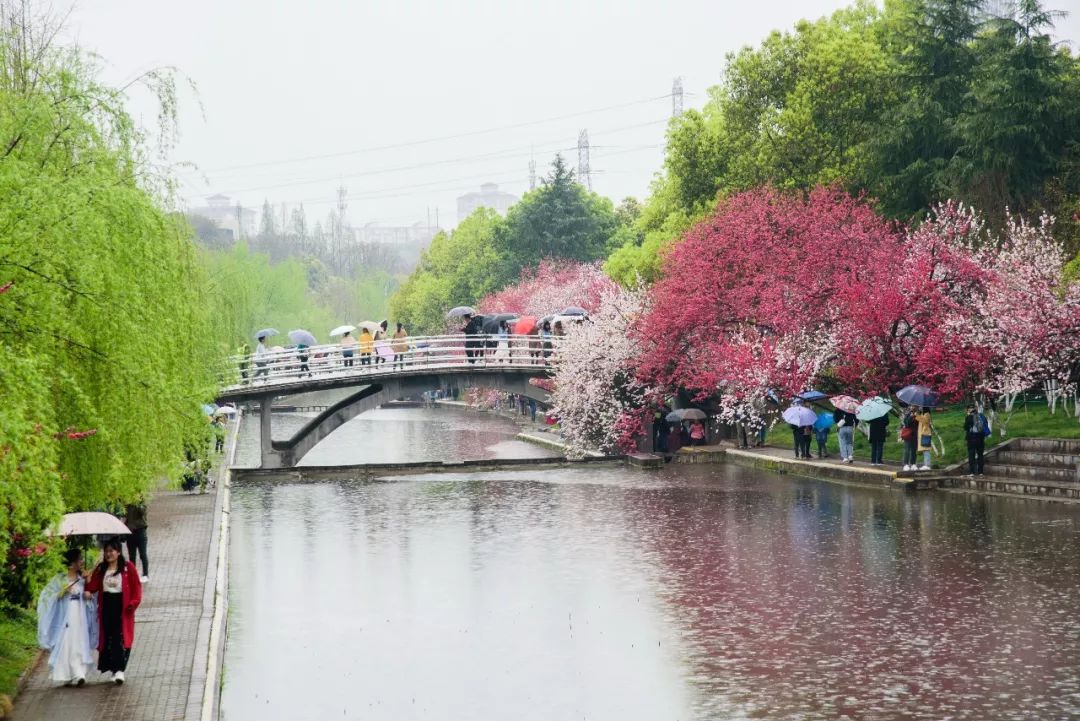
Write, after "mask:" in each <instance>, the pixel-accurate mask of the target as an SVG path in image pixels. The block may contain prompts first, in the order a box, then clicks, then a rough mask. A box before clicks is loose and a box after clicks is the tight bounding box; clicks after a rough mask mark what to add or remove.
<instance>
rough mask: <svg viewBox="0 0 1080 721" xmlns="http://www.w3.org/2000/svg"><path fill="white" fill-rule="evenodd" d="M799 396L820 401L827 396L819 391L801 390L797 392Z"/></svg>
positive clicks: (805, 399)
mask: <svg viewBox="0 0 1080 721" xmlns="http://www.w3.org/2000/svg"><path fill="white" fill-rule="evenodd" d="M799 398H802V399H803V400H804V401H821V400H825V399H826V398H828V396H827V395H825V394H824V393H822V392H821V391H803V392H802V393H800V394H799Z"/></svg>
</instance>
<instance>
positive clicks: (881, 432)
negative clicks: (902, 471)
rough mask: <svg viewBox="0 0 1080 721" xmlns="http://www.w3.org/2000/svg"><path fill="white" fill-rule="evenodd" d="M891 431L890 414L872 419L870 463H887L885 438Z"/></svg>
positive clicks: (875, 464)
mask: <svg viewBox="0 0 1080 721" xmlns="http://www.w3.org/2000/svg"><path fill="white" fill-rule="evenodd" d="M888 431H889V414H888V413H886V414H885V415H883V416H879V417H877V418H875V419H874V420H872V421H870V465H871V466H883V465H885V438H886V437H887V435H888Z"/></svg>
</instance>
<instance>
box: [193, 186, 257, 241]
mask: <svg viewBox="0 0 1080 721" xmlns="http://www.w3.org/2000/svg"><path fill="white" fill-rule="evenodd" d="M188 213H190V214H191V215H199V216H202V217H203V218H206V219H208V220H210V221H211V222H212V223H213V224H214V225H216V226H217V227H218V228H220V229H221V230H227V231H229V232H230V233H232V237H233V239H234V240H237V239H239V238H242V237H244V238H246V237H251V236H253V235H255V234H256V233H257V232H258V213H256V212H255V210H254V209H253V208H245V207H243V206H241V205H240V204H233V202H232V199H231V198H229V196H227V195H220V194H219V195H211V196H210V197H209V198H207V199H206V205H204V206H201V207H197V208H189V209H188Z"/></svg>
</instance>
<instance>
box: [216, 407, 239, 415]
mask: <svg viewBox="0 0 1080 721" xmlns="http://www.w3.org/2000/svg"><path fill="white" fill-rule="evenodd" d="M234 413H236V408H234V407H233V406H221V407H220V408H218V409H217V410H216V411H214V415H215V416H231V415H233V414H234Z"/></svg>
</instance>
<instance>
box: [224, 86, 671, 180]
mask: <svg viewBox="0 0 1080 721" xmlns="http://www.w3.org/2000/svg"><path fill="white" fill-rule="evenodd" d="M670 97H671V94H670V93H667V94H665V95H657V96H655V97H651V98H644V99H642V100H634V101H631V102H627V103H618V104H616V105H608V106H605V107H602V108H593V109H592V110H582V111H579V112H576V113H568V114H566V115H556V116H552V117H550V118H543V119H540V120H530V121H527V122H523V123H512V124H510V125H500V126H497V127H492V128H484V129H483V130H471V131H468V132H465V133H456V134H454V135H441V136H437V137H434V138H424V139H423V140H411V141H407V142H403V143H392V144H389V145H374V146H370V147H367V148H357V149H356V150H345V151H340V152H335V153H322V154H318V155H306V156H301V157H296V158H283V159H280V160H266V161H261V162H258V163H247V164H241V165H227V166H222V167H220V168H214V169H210V170H207V171H206V172H216V171H222V170H247V169H251V168H264V167H266V166H268V165H282V164H287V163H301V162H306V161H310V160H324V159H327V158H340V157H344V156H347V155H358V154H360V153H372V152H376V151H380V150H394V149H398V148H410V147H414V146H417V145H427V144H430V143H440V142H443V141H447V140H460V139H461V138H470V137H475V136H477V135H487V134H489V133H497V132H501V131H503V130H515V129H517V128H528V127H532V126H535V125H543V124H545V123H554V122H558V121H560V120H569V119H571V118H579V117H581V116H583V115H592V114H593V113H603V112H607V111H609V110H620V109H623V108H630V107H634V106H636V105H645V104H647V103H654V102H656V101H658V100H666V99H667V98H670Z"/></svg>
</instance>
